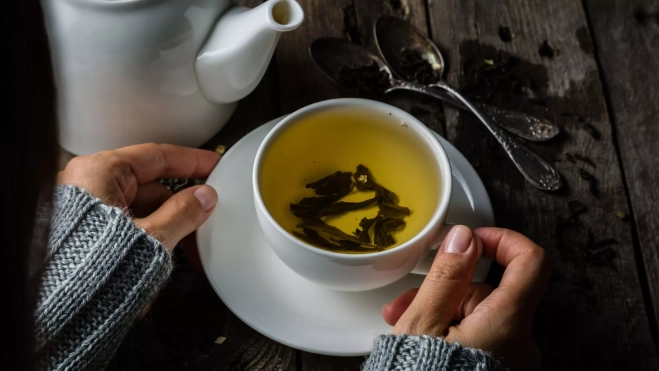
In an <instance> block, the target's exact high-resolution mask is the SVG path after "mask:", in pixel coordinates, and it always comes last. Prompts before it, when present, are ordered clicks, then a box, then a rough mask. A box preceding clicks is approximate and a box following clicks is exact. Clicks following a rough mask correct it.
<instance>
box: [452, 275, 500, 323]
mask: <svg viewBox="0 0 659 371" xmlns="http://www.w3.org/2000/svg"><path fill="white" fill-rule="evenodd" d="M492 291H494V288H492V286H490V285H488V284H486V283H482V282H472V283H471V284H470V285H469V288H468V289H467V292H466V293H465V295H464V297H462V302H461V303H460V305H459V306H458V311H457V312H456V313H455V316H454V317H453V319H454V320H456V321H462V320H463V319H464V318H465V317H467V316H468V315H470V314H471V313H473V312H474V309H476V307H477V306H478V304H480V303H481V302H482V301H483V300H485V298H487V297H488V296H489V295H490V294H491V293H492Z"/></svg>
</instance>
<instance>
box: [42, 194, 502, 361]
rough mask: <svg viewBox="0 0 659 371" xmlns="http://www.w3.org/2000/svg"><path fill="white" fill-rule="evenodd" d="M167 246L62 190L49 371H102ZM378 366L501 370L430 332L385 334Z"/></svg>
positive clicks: (166, 270)
mask: <svg viewBox="0 0 659 371" xmlns="http://www.w3.org/2000/svg"><path fill="white" fill-rule="evenodd" d="M171 270H172V260H171V257H170V255H169V253H168V252H167V250H166V249H165V248H164V247H163V246H162V245H161V244H160V243H159V242H158V241H156V240H155V239H153V238H152V237H150V236H148V235H147V234H146V233H145V232H144V231H143V230H139V229H137V228H136V227H135V225H134V224H133V222H132V221H131V220H130V218H128V217H127V216H126V215H125V214H124V212H123V211H122V210H121V209H119V208H116V207H110V206H106V205H103V204H102V203H101V202H100V201H99V200H98V199H96V198H94V197H92V196H90V195H89V194H87V193H86V192H84V191H83V190H81V189H79V188H76V187H73V186H60V187H58V188H57V191H56V202H55V207H54V212H53V221H52V227H51V235H50V241H49V246H48V257H47V261H46V266H45V272H44V273H43V282H42V287H41V290H40V299H39V303H38V307H37V310H36V339H37V350H38V352H39V353H40V355H41V356H42V359H43V364H42V367H41V368H42V369H45V370H102V369H103V368H105V367H106V366H107V364H108V363H109V361H110V359H111V358H112V356H113V355H114V353H115V351H116V350H117V348H118V347H119V344H120V343H121V340H122V339H123V337H124V336H125V335H126V333H127V332H128V330H129V329H130V327H131V325H132V324H133V323H134V322H135V321H136V320H137V319H138V318H139V316H140V314H141V313H142V311H143V310H144V308H145V307H146V306H147V304H148V303H149V302H150V301H151V300H152V298H153V296H154V295H155V293H156V292H157V291H158V289H160V287H161V286H162V285H163V284H164V282H165V281H166V280H167V278H168V277H169V274H170V273H171ZM363 369H364V370H365V371H375V370H418V371H430V370H482V371H486V370H501V369H502V368H501V367H500V366H499V363H498V362H497V361H496V360H494V359H493V358H491V357H490V356H488V355H487V354H486V353H484V352H482V351H479V350H474V349H469V348H463V347H461V346H460V345H457V344H449V343H447V342H445V341H444V340H442V339H441V338H435V337H428V336H421V337H419V336H398V337H396V336H391V335H390V336H380V337H378V338H377V339H376V340H375V343H374V348H373V352H372V354H371V355H370V357H369V358H368V359H367V360H366V363H365V364H364V368H363Z"/></svg>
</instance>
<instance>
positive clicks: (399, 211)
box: [290, 164, 411, 252]
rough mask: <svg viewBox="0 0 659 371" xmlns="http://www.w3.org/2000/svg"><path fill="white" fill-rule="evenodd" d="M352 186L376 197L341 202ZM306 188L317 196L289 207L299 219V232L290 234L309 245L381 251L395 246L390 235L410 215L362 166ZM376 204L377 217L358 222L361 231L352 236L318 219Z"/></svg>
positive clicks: (396, 197)
mask: <svg viewBox="0 0 659 371" xmlns="http://www.w3.org/2000/svg"><path fill="white" fill-rule="evenodd" d="M353 178H354V183H353ZM355 187H356V188H357V190H358V191H362V192H367V191H374V192H375V196H374V197H373V198H370V199H367V200H364V201H360V202H345V201H340V200H341V198H343V197H344V196H346V195H348V194H349V193H350V192H352V190H353V189H354V188H355ZM306 188H311V189H313V190H314V191H315V192H316V194H317V195H319V197H305V198H303V199H302V200H300V202H298V203H297V204H291V205H290V209H291V211H292V212H293V214H294V215H295V216H297V217H298V218H300V219H302V221H301V222H300V223H299V224H298V225H297V228H300V229H302V233H300V232H298V231H293V234H294V235H295V236H297V237H298V238H300V239H302V240H303V241H306V242H308V243H310V244H313V245H316V246H320V247H323V248H327V249H331V250H350V251H360V252H369V251H370V252H372V251H382V250H383V249H384V248H386V247H389V246H392V245H394V244H395V243H396V240H395V239H394V237H393V236H392V232H394V231H396V230H399V229H401V228H403V227H404V226H405V221H404V220H403V219H404V218H405V217H407V216H409V215H410V214H411V211H410V209H409V208H407V207H404V206H400V205H398V202H399V198H398V196H397V195H396V194H395V193H394V192H392V191H390V190H389V189H387V188H385V187H383V186H382V185H380V184H378V183H377V182H376V181H375V179H374V178H373V175H372V174H371V172H370V170H369V169H368V168H367V167H366V166H364V165H361V164H360V165H358V166H357V171H356V172H355V173H354V174H353V173H350V172H341V171H337V172H335V173H334V174H331V175H328V176H326V177H324V178H321V179H319V180H317V181H315V182H312V183H309V184H307V185H306ZM375 203H377V205H378V209H379V211H378V215H377V216H376V217H375V218H370V219H369V218H363V219H362V220H361V221H360V223H359V227H360V228H357V229H355V231H354V232H353V235H349V234H347V233H345V232H343V231H342V230H340V229H339V228H336V227H334V226H331V225H328V224H327V223H325V222H324V221H323V220H322V219H321V218H323V217H326V216H331V215H340V214H344V213H347V212H350V211H355V210H362V209H365V208H367V207H369V206H371V205H373V204H375ZM371 230H373V242H371V234H370V233H371V232H370V231H371Z"/></svg>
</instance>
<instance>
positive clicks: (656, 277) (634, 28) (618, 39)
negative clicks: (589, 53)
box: [585, 0, 659, 322]
mask: <svg viewBox="0 0 659 371" xmlns="http://www.w3.org/2000/svg"><path fill="white" fill-rule="evenodd" d="M585 4H586V7H587V10H588V15H589V19H590V27H591V30H592V31H593V38H594V39H595V44H596V46H597V47H596V51H597V56H598V57H599V62H600V66H601V69H602V75H603V77H604V85H605V86H606V88H607V90H608V96H609V109H610V111H611V116H612V120H613V122H614V124H615V125H614V128H615V134H616V140H617V143H618V148H619V151H620V156H621V158H622V164H623V169H624V174H625V178H626V180H627V187H628V191H629V197H630V199H631V205H632V213H633V216H634V224H635V227H636V231H637V233H638V242H639V244H640V249H641V253H642V258H643V262H644V264H645V272H646V274H647V277H648V284H649V285H648V286H649V289H650V292H651V294H652V299H653V304H654V305H653V307H654V316H655V320H656V322H659V239H658V238H657V235H659V212H658V211H657V205H659V187H657V184H659V156H657V148H656V147H657V143H659V125H658V123H659V74H658V73H657V71H659V48H658V46H659V2H658V1H656V0H634V1H628V0H626V1H620V0H618V1H604V2H603V1H593V0H588V1H585Z"/></svg>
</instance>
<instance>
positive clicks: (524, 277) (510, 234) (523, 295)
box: [474, 228, 551, 316]
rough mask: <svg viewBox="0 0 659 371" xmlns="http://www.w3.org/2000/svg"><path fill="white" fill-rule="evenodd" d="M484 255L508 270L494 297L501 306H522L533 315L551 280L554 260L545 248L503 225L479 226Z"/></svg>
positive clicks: (528, 313) (491, 298) (478, 230)
mask: <svg viewBox="0 0 659 371" xmlns="http://www.w3.org/2000/svg"><path fill="white" fill-rule="evenodd" d="M474 233H475V234H476V235H477V236H479V237H480V238H481V240H482V241H483V256H485V257H486V258H488V259H495V260H496V261H497V262H498V263H499V264H501V265H502V266H504V267H505V268H506V270H505V271H504V273H503V277H502V278H501V283H500V284H499V287H497V289H496V290H495V294H496V295H491V297H490V298H489V299H488V300H492V301H493V304H496V305H497V307H500V308H519V309H522V310H523V312H525V313H526V314H527V315H531V316H532V315H533V312H534V311H535V308H536V306H537V305H538V302H539V301H540V299H541V298H542V295H543V293H544V291H545V289H546V287H547V284H548V282H549V275H550V273H551V264H550V261H549V258H548V257H547V255H546V253H545V250H544V249H543V248H541V247H540V246H538V245H536V244H535V243H533V241H531V240H530V239H528V238H526V237H525V236H524V235H522V234H520V233H517V232H514V231H511V230H509V229H503V228H479V229H476V230H474Z"/></svg>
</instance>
